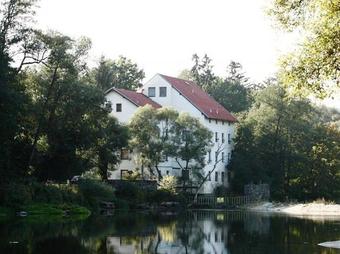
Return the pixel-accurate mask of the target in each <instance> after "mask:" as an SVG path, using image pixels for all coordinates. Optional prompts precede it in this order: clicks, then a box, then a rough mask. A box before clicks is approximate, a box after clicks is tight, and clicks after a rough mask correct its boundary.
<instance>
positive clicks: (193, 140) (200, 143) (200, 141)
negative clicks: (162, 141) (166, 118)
mask: <svg viewBox="0 0 340 254" xmlns="http://www.w3.org/2000/svg"><path fill="white" fill-rule="evenodd" d="M211 139H212V133H211V132H210V131H209V130H208V129H207V128H206V127H204V126H203V125H202V124H201V123H200V122H199V120H198V119H197V118H194V117H192V116H190V115H189V114H187V113H180V114H179V115H178V117H177V119H176V121H175V123H174V126H173V129H172V131H171V136H170V138H169V143H170V146H169V152H168V154H169V155H170V156H172V157H174V158H178V159H181V160H182V161H184V165H182V163H179V162H178V161H177V162H178V164H179V166H180V167H181V168H183V169H185V170H188V169H189V166H192V167H194V166H193V165H190V163H197V164H198V167H203V166H204V158H205V155H206V154H207V152H208V150H209V149H210V146H211Z"/></svg>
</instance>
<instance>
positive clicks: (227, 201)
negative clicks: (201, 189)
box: [191, 194, 263, 207]
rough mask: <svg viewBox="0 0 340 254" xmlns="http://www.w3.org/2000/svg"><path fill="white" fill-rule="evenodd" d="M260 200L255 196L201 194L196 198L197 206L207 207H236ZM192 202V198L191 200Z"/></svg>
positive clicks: (260, 199)
mask: <svg viewBox="0 0 340 254" xmlns="http://www.w3.org/2000/svg"><path fill="white" fill-rule="evenodd" d="M262 200H263V199H262V198H258V197H255V196H215V195H205V194H201V195H199V196H198V197H197V200H196V202H194V204H195V205H197V206H207V207H237V206H243V205H247V204H251V203H256V202H259V201H262ZM191 201H193V198H192V199H191Z"/></svg>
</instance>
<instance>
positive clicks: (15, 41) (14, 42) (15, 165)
mask: <svg viewBox="0 0 340 254" xmlns="http://www.w3.org/2000/svg"><path fill="white" fill-rule="evenodd" d="M34 3H35V1H33V0H26V1H25V0H10V1H4V2H3V3H2V4H1V6H0V122H1V124H0V133H1V135H0V143H1V146H0V154H1V155H0V182H2V181H8V180H9V178H14V177H15V176H17V175H20V174H21V173H22V171H23V168H24V167H25V166H23V164H25V163H23V161H24V162H26V160H25V159H23V158H26V154H27V153H26V152H27V150H26V149H27V144H28V142H29V141H28V140H27V136H26V135H23V134H24V133H25V132H27V129H29V124H30V121H29V120H28V118H29V117H28V116H27V115H28V113H29V111H30V109H31V101H30V98H29V97H28V95H27V93H26V89H25V87H24V86H23V85H22V84H21V82H20V77H19V76H18V73H19V69H18V68H16V67H14V66H13V56H14V55H18V56H20V53H21V52H16V51H18V50H19V49H21V48H22V45H24V43H23V42H24V41H25V39H26V37H27V35H28V34H29V33H28V31H30V30H31V28H30V22H29V20H30V19H31V18H32V15H33V13H34ZM23 130H24V131H23ZM23 132H24V133H23ZM25 134H27V133H25ZM20 149H21V151H20V152H18V150H20ZM19 155H21V156H22V157H20V156H19ZM19 172H20V173H19Z"/></svg>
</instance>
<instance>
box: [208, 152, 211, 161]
mask: <svg viewBox="0 0 340 254" xmlns="http://www.w3.org/2000/svg"><path fill="white" fill-rule="evenodd" d="M210 162H211V151H209V152H208V163H210Z"/></svg>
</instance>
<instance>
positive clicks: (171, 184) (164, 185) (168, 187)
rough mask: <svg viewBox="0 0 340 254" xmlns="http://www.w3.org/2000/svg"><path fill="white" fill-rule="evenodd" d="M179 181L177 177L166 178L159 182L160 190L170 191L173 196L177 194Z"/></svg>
mask: <svg viewBox="0 0 340 254" xmlns="http://www.w3.org/2000/svg"><path fill="white" fill-rule="evenodd" d="M176 187H177V179H176V177H175V176H164V177H163V178H162V180H161V181H160V182H159V189H160V190H164V191H168V192H170V193H172V194H175V193H176Z"/></svg>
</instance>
